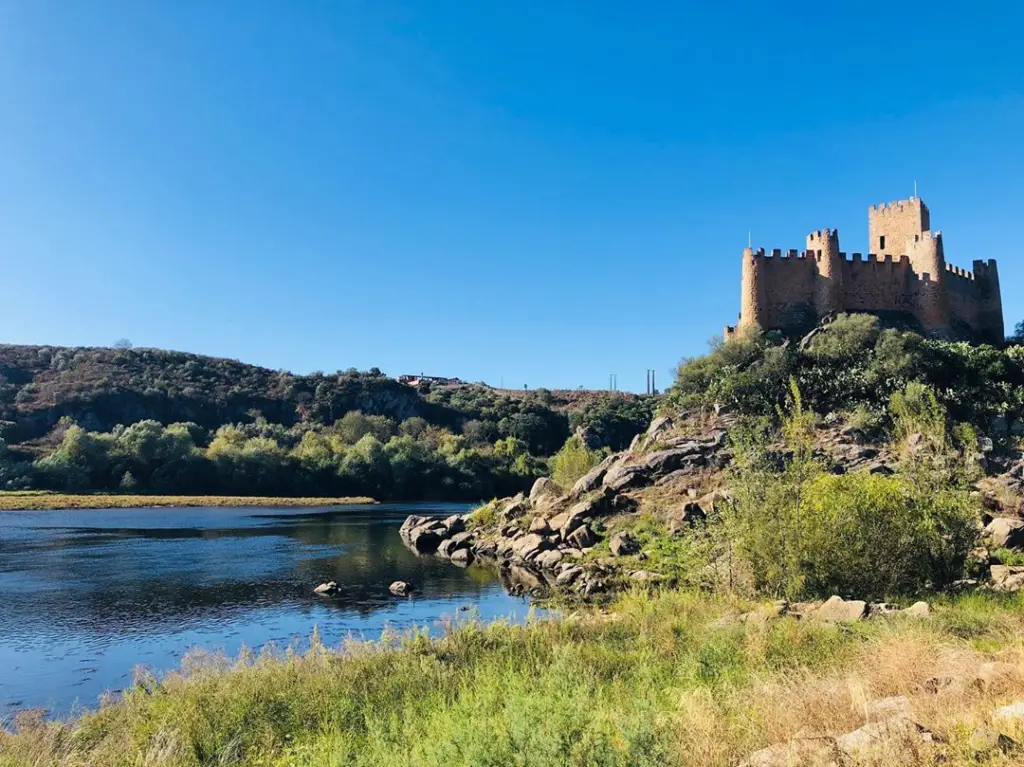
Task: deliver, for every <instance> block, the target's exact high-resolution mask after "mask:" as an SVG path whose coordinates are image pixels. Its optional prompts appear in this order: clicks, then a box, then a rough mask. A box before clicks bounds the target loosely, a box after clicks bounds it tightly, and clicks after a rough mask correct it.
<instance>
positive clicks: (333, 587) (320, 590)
mask: <svg viewBox="0 0 1024 767" xmlns="http://www.w3.org/2000/svg"><path fill="white" fill-rule="evenodd" d="M313 591H314V592H315V593H317V594H319V595H320V596H324V597H329V596H333V595H334V594H337V593H338V592H339V591H340V589H339V588H338V584H337V583H336V582H335V581H328V582H327V583H321V584H320V585H319V586H317V587H316V588H315V589H313Z"/></svg>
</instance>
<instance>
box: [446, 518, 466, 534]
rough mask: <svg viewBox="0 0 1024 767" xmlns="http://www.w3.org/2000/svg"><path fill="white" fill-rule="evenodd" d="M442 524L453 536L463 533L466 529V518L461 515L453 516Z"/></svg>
mask: <svg viewBox="0 0 1024 767" xmlns="http://www.w3.org/2000/svg"><path fill="white" fill-rule="evenodd" d="M441 524H443V525H444V526H445V528H446V529H447V530H448V532H449V533H450V534H452V535H455V534H456V533H461V532H462V531H463V530H465V529H466V518H465V517H463V516H461V515H459V514H452V516H450V517H448V518H446V519H445V520H444V521H443V522H442V523H441Z"/></svg>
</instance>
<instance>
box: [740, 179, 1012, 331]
mask: <svg viewBox="0 0 1024 767" xmlns="http://www.w3.org/2000/svg"><path fill="white" fill-rule="evenodd" d="M868 234H869V243H870V245H869V247H871V248H872V249H875V248H877V253H878V255H876V254H875V253H869V254H868V256H867V258H863V257H862V255H861V254H860V253H854V254H853V256H852V258H847V257H846V254H845V253H843V252H841V251H840V250H839V232H838V231H836V230H832V229H823V230H821V231H817V232H812V233H811V234H809V235H808V236H807V249H806V250H805V251H804V252H802V253H799V252H798V251H796V250H790V251H789V253H788V254H786V255H784V254H783V253H782V251H780V250H773V251H772V252H771V255H767V254H766V253H765V251H764V249H763V248H762V249H759V250H756V251H755V250H752V249H751V248H746V249H744V251H743V281H742V293H741V299H740V319H739V323H738V325H737V327H736V328H733V327H727V328H726V329H725V332H726V336H727V337H728V336H729V335H732V334H733V333H735V332H736V331H737V330H743V329H746V328H760V329H762V330H782V331H791V332H799V331H801V330H806V329H808V328H810V327H812V326H814V325H815V324H816V323H817V322H818V321H820V320H821V319H822V318H823V317H825V316H827V315H829V314H833V313H836V312H868V313H870V314H876V315H878V316H880V317H882V318H883V319H890V320H894V321H899V322H904V323H910V324H913V325H916V326H918V327H919V329H920V330H921V331H923V332H924V333H926V334H927V335H931V336H937V337H943V338H959V339H967V340H973V341H980V342H986V343H1001V342H1002V341H1003V307H1002V300H1001V299H1000V296H999V273H998V271H997V270H996V262H995V259H989V260H988V261H978V260H976V261H975V262H974V270H973V271H970V272H969V271H967V270H965V269H961V268H959V267H956V266H950V265H949V264H947V263H946V257H945V253H944V252H943V249H942V234H941V233H940V232H933V231H932V230H931V220H930V217H929V213H928V206H927V205H925V204H924V202H923V201H922V200H921V198H920V197H911V198H910V199H909V200H901V201H899V202H894V203H890V204H889V205H872V206H871V207H870V208H868Z"/></svg>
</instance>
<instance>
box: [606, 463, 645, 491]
mask: <svg viewBox="0 0 1024 767" xmlns="http://www.w3.org/2000/svg"><path fill="white" fill-rule="evenodd" d="M603 481H604V486H605V487H606V488H608V489H609V490H611V491H612V492H613V493H622V492H625V491H626V490H633V489H635V488H640V487H647V485H649V484H651V475H650V472H649V471H648V470H647V469H646V468H644V467H643V466H635V465H634V466H627V465H624V464H616V465H615V466H613V467H612V468H611V469H609V470H608V473H607V474H605V475H604V480H603Z"/></svg>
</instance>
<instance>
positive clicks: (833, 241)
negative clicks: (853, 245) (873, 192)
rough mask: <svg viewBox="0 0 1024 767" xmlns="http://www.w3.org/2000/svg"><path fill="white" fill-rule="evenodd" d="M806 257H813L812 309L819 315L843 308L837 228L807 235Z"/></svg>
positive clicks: (841, 264) (841, 265) (841, 272)
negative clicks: (814, 276)
mask: <svg viewBox="0 0 1024 767" xmlns="http://www.w3.org/2000/svg"><path fill="white" fill-rule="evenodd" d="M807 250H808V258H814V260H815V270H816V273H817V277H816V279H815V292H814V310H815V311H816V312H817V314H818V316H819V317H824V316H825V315H827V314H831V313H833V312H840V311H842V310H843V263H842V260H843V257H842V256H841V255H840V253H839V230H838V229H823V230H821V231H817V232H811V233H810V234H809V235H807Z"/></svg>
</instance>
